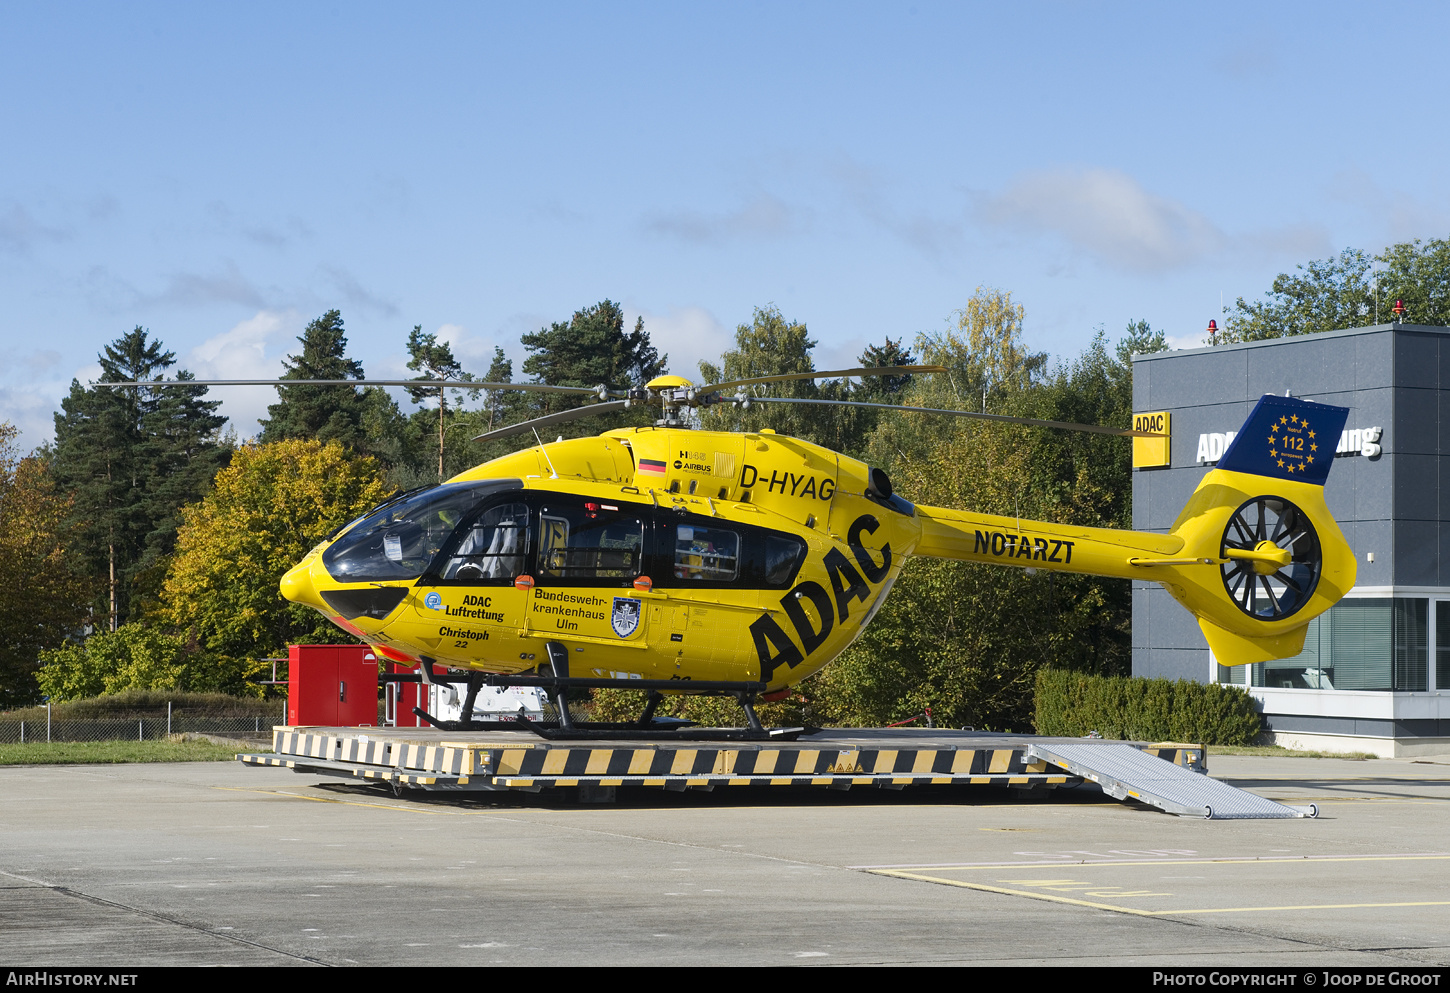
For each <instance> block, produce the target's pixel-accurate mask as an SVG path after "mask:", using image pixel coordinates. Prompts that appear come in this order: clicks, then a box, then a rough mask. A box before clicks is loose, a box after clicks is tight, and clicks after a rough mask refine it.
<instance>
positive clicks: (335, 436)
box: [260, 310, 369, 451]
mask: <svg viewBox="0 0 1450 993" xmlns="http://www.w3.org/2000/svg"><path fill="white" fill-rule="evenodd" d="M297 340H298V341H299V342H300V343H301V344H302V351H301V353H300V354H298V355H289V356H287V361H286V362H285V363H284V364H285V365H286V367H287V371H286V372H284V373H283V374H282V378H283V379H334V380H335V379H356V380H358V381H359V384H358V386H357V387H352V386H307V385H302V386H278V387H277V395H278V397H279V400H278V402H277V403H274V404H272V405H271V406H269V407H268V408H267V414H268V419H267V420H266V421H265V422H263V424H262V434H261V438H260V441H262V443H264V444H268V443H271V442H274V441H283V440H285V439H288V438H315V439H316V440H318V441H322V442H328V441H336V442H338V443H339V444H341V445H344V446H346V447H348V448H352V449H356V450H359V451H367V450H368V439H367V434H366V432H365V430H364V422H365V421H366V420H367V417H368V413H369V409H368V408H369V400H368V397H367V396H366V393H367V391H366V390H365V389H363V384H362V382H361V381H362V380H363V379H364V376H363V367H362V363H361V362H359V361H357V360H356V359H350V358H348V357H347V335H346V334H345V333H344V329H343V326H342V313H341V312H340V311H337V310H329V311H328V312H327V313H325V314H323V315H322V316H321V317H319V318H317V320H315V321H313V322H312V323H310V324H308V325H307V327H306V329H305V330H304V331H303V332H302V335H301V336H300V337H299V338H298V339H297Z"/></svg>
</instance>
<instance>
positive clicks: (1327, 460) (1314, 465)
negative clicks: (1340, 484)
mask: <svg viewBox="0 0 1450 993" xmlns="http://www.w3.org/2000/svg"><path fill="white" fill-rule="evenodd" d="M1348 417H1349V408H1347V407H1331V406H1329V405H1328V404H1324V403H1315V402H1313V401H1312V400H1300V399H1299V398H1297V397H1281V396H1275V395H1274V394H1272V393H1266V394H1264V396H1262V397H1260V398H1259V403H1258V406H1256V407H1255V408H1254V412H1253V413H1252V414H1250V415H1249V419H1248V421H1247V422H1246V423H1245V424H1244V426H1243V430H1241V431H1239V433H1238V436H1237V437H1235V438H1234V440H1233V443H1232V444H1231V445H1229V447H1228V451H1226V452H1224V453H1223V458H1222V459H1221V460H1220V461H1219V463H1218V467H1219V468H1220V469H1227V470H1228V471H1230V472H1248V473H1253V474H1254V475H1256V476H1269V477H1270V478H1273V479H1292V480H1294V481H1295V482H1302V483H1314V484H1316V485H1318V486H1323V485H1324V480H1325V479H1326V478H1328V476H1329V467H1330V465H1332V464H1333V462H1334V449H1335V447H1336V446H1337V445H1338V443H1339V435H1340V432H1342V431H1343V430H1344V422H1345V420H1346V419H1347V418H1348Z"/></svg>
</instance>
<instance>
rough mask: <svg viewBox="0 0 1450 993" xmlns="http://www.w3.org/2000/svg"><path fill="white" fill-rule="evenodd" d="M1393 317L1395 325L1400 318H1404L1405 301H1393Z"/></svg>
mask: <svg viewBox="0 0 1450 993" xmlns="http://www.w3.org/2000/svg"><path fill="white" fill-rule="evenodd" d="M1394 315H1395V321H1396V323H1398V322H1399V320H1400V318H1402V317H1404V316H1405V301H1403V300H1396V301H1395V306H1394Z"/></svg>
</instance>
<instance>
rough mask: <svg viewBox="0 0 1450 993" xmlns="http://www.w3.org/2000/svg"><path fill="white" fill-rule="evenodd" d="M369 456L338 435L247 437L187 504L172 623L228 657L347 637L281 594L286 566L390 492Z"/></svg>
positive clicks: (173, 571)
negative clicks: (333, 438) (325, 439)
mask: <svg viewBox="0 0 1450 993" xmlns="http://www.w3.org/2000/svg"><path fill="white" fill-rule="evenodd" d="M388 492H389V489H388V487H387V486H386V485H385V484H384V483H383V481H382V479H381V472H380V468H379V466H378V464H377V462H376V460H374V459H373V458H372V457H370V456H359V455H355V454H353V453H350V452H348V451H347V450H346V449H344V448H343V447H342V446H341V445H339V444H338V443H337V442H330V443H328V444H325V445H324V444H322V443H321V442H319V441H316V440H302V439H295V440H289V441H280V442H276V443H274V444H258V445H246V446H243V447H242V448H240V449H238V450H237V452H236V455H235V456H234V457H233V459H232V463H231V465H229V466H228V467H227V468H226V469H224V470H222V471H221V472H220V473H218V474H217V478H216V483H215V487H214V488H213V490H212V492H211V493H209V494H207V496H206V497H205V498H204V499H203V500H201V501H200V502H199V503H197V504H194V505H192V506H190V507H188V508H186V511H185V523H184V524H183V525H182V527H181V532H180V535H179V537H178V541H177V550H176V555H175V556H174V557H173V558H172V561H171V568H170V570H169V571H168V572H167V575H166V583H165V586H164V589H163V592H162V596H163V602H164V605H165V609H166V615H167V618H168V620H169V621H170V623H171V624H173V625H174V626H175V627H177V628H178V629H180V630H182V631H187V632H189V633H190V634H189V640H192V641H194V642H196V643H197V644H199V645H200V646H201V647H203V648H206V649H209V650H211V651H215V652H218V653H220V654H222V655H225V656H228V657H231V658H234V659H260V658H263V657H265V656H267V655H269V654H273V653H276V652H281V651H283V650H285V648H286V646H287V644H288V643H289V642H299V641H304V642H320V643H331V642H345V641H347V640H349V639H348V638H347V636H346V635H344V634H343V633H342V632H341V631H339V630H338V629H336V628H334V627H333V626H332V625H331V624H329V623H327V621H325V620H324V619H323V618H322V617H321V616H320V615H319V614H317V613H315V612H313V611H312V610H310V609H308V608H306V607H301V606H298V605H297V604H292V603H288V602H287V601H286V600H284V599H283V598H282V594H281V593H280V591H279V590H278V583H279V582H280V581H281V578H282V575H283V573H285V572H286V571H287V570H288V569H290V568H291V567H292V566H293V565H295V564H296V563H297V562H299V561H300V560H301V559H302V557H303V556H304V555H306V554H307V552H308V550H309V549H311V548H312V547H313V546H314V545H316V544H317V543H318V542H319V541H321V540H322V539H323V538H324V537H325V536H326V535H327V534H329V533H330V532H331V531H333V530H334V529H336V528H337V527H339V526H340V525H342V524H345V523H347V522H348V521H350V520H352V519H354V518H356V517H358V516H359V515H361V514H363V513H365V512H366V511H368V510H369V509H371V508H372V507H374V506H376V505H377V504H378V503H380V502H382V500H383V499H384V498H385V497H386V496H387V494H388Z"/></svg>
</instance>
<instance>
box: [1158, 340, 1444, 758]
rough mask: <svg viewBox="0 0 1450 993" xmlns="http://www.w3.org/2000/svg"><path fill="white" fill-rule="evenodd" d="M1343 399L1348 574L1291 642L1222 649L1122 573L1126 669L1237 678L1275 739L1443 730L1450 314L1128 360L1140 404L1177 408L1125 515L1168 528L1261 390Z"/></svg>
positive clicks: (1407, 739)
mask: <svg viewBox="0 0 1450 993" xmlns="http://www.w3.org/2000/svg"><path fill="white" fill-rule="evenodd" d="M1286 392H1287V393H1289V394H1292V395H1293V396H1296V397H1302V398H1304V399H1306V400H1316V401H1319V402H1320V403H1328V404H1335V405H1337V406H1340V407H1348V408H1349V420H1348V422H1347V424H1346V425H1345V431H1344V433H1343V434H1342V435H1341V436H1340V438H1339V439H1338V442H1337V444H1336V454H1335V461H1334V466H1333V468H1332V469H1331V471H1330V473H1329V480H1328V482H1327V484H1326V486H1325V498H1326V501H1327V502H1328V504H1329V509H1330V512H1331V513H1333V515H1334V517H1335V519H1336V520H1337V521H1338V522H1339V526H1340V528H1341V529H1342V530H1343V532H1344V536H1345V538H1346V539H1348V541H1349V545H1350V547H1351V548H1352V549H1354V552H1355V556H1356V559H1357V562H1358V570H1359V574H1358V580H1357V582H1356V584H1355V586H1354V589H1353V590H1351V591H1350V593H1349V594H1348V595H1347V596H1346V597H1345V598H1344V599H1343V600H1341V601H1340V602H1339V603H1338V604H1337V605H1336V606H1334V607H1332V608H1331V609H1330V610H1329V611H1328V612H1327V613H1325V614H1324V615H1322V616H1321V617H1319V618H1317V619H1315V620H1314V621H1312V622H1311V623H1310V627H1309V631H1308V635H1307V636H1306V638H1305V644H1304V651H1303V652H1302V653H1300V654H1299V655H1298V656H1295V657H1294V658H1292V659H1283V660H1280V661H1277V662H1267V663H1261V664H1256V665H1252V666H1238V667H1234V668H1226V667H1222V666H1219V665H1217V664H1216V662H1215V661H1214V659H1213V657H1212V654H1211V653H1210V651H1209V649H1208V644H1207V643H1206V642H1205V641H1204V638H1203V634H1202V633H1201V632H1200V631H1199V629H1198V625H1197V624H1196V623H1195V621H1194V619H1193V618H1192V616H1190V615H1189V614H1188V613H1187V612H1186V611H1184V610H1183V608H1181V607H1180V606H1179V605H1178V604H1177V603H1175V602H1174V601H1173V600H1172V598H1171V597H1169V595H1168V593H1167V592H1166V591H1165V590H1163V588H1162V587H1160V586H1158V585H1157V584H1156V583H1148V582H1135V583H1134V584H1133V674H1134V675H1137V676H1149V677H1166V678H1168V679H1193V680H1198V681H1200V682H1213V681H1217V682H1226V683H1237V684H1239V685H1243V686H1246V687H1247V688H1248V689H1249V691H1250V692H1251V693H1252V694H1253V695H1254V696H1255V697H1256V698H1257V699H1258V700H1259V701H1260V702H1261V703H1262V705H1263V712H1264V717H1265V721H1266V724H1267V725H1268V727H1269V728H1270V730H1272V732H1273V734H1274V736H1275V739H1276V741H1277V742H1278V743H1280V744H1284V745H1288V746H1290V747H1301V748H1304V747H1312V748H1323V749H1327V750H1331V751H1367V752H1374V753H1377V754H1380V755H1384V756H1394V755H1411V754H1417V753H1418V754H1424V753H1430V752H1435V751H1444V750H1445V746H1446V744H1447V743H1450V555H1447V552H1450V435H1442V428H1441V425H1442V424H1445V425H1447V428H1446V430H1447V431H1450V328H1441V327H1425V326H1420V325H1409V324H1380V325H1376V326H1374V327H1366V328H1349V329H1346V330H1343V331H1330V332H1326V333H1323V334H1312V335H1303V336H1299V337H1293V338H1279V339H1275V340H1272V341H1257V342H1248V343H1245V344H1237V345H1225V346H1221V347H1216V348H1196V349H1189V350H1186V351H1177V352H1160V353H1158V354H1156V355H1140V356H1136V357H1135V358H1134V360H1133V409H1134V411H1136V412H1139V413H1148V412H1159V411H1165V412H1167V413H1169V414H1170V415H1171V421H1170V425H1169V431H1170V451H1169V453H1168V464H1167V465H1165V466H1162V467H1154V468H1136V469H1135V471H1134V473H1133V525H1134V527H1135V528H1137V529H1140V530H1145V531H1158V532H1166V531H1168V530H1169V529H1170V528H1171V527H1172V525H1173V521H1174V519H1175V518H1176V517H1177V515H1178V512H1179V511H1180V510H1181V509H1182V508H1183V505H1184V504H1185V503H1186V502H1187V500H1188V497H1189V495H1190V494H1191V493H1192V492H1193V490H1194V488H1195V487H1196V486H1197V485H1198V483H1199V481H1200V480H1201V479H1202V478H1203V476H1204V473H1205V472H1206V470H1207V467H1208V466H1210V465H1213V464H1214V463H1216V462H1217V461H1218V459H1219V457H1220V456H1221V455H1222V454H1223V452H1224V449H1225V448H1226V447H1227V444H1228V443H1229V442H1230V441H1232V440H1233V434H1234V432H1236V431H1238V429H1239V428H1240V427H1241V426H1242V424H1243V422H1244V420H1245V419H1246V418H1247V417H1248V414H1249V412H1250V411H1251V410H1252V409H1253V406H1254V403H1255V402H1256V401H1257V400H1258V398H1259V397H1260V396H1262V395H1263V394H1265V393H1276V394H1278V395H1280V396H1283V395H1284V394H1285V393H1286Z"/></svg>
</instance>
